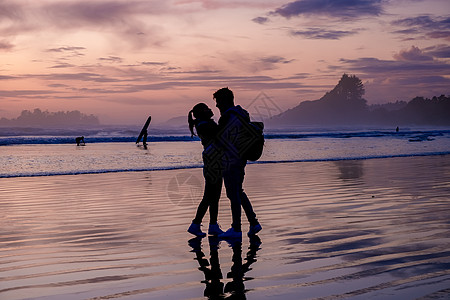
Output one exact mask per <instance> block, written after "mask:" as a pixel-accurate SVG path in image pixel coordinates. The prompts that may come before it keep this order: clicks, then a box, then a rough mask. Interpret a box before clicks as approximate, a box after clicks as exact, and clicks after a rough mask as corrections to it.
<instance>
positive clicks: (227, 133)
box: [213, 87, 262, 238]
mask: <svg viewBox="0 0 450 300" xmlns="http://www.w3.org/2000/svg"><path fill="white" fill-rule="evenodd" d="M213 96H214V99H215V101H216V106H217V108H218V109H219V110H220V119H219V122H218V123H219V124H218V125H219V133H218V136H217V140H218V141H219V142H220V144H221V147H222V148H223V152H224V155H223V156H222V166H223V172H222V176H223V180H224V184H225V188H226V193H227V197H228V199H230V204H231V214H232V218H233V223H232V224H231V228H230V229H228V230H227V231H226V232H224V233H223V234H221V235H219V237H220V238H242V230H241V205H242V208H243V209H244V212H245V214H246V216H247V219H248V221H249V223H250V229H249V231H248V236H252V235H255V234H256V233H258V232H259V231H261V229H262V227H261V225H260V224H259V222H258V219H257V218H256V214H255V212H254V211H253V207H252V205H251V203H250V200H249V199H248V197H247V195H246V194H245V192H244V190H243V188H242V184H243V182H244V175H245V166H246V165H247V160H246V159H244V158H242V157H241V153H240V150H241V149H242V148H243V147H242V146H243V145H240V144H239V142H240V138H239V135H240V133H242V132H243V130H244V127H243V126H245V124H244V123H245V122H247V123H248V122H249V121H250V116H249V113H248V112H247V111H246V110H244V109H243V108H242V107H241V106H239V105H236V106H235V105H234V94H233V92H232V91H231V90H230V89H228V88H227V87H226V88H222V89H220V90H218V91H216V92H215V93H214V95H213Z"/></svg>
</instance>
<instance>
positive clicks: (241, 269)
mask: <svg viewBox="0 0 450 300" xmlns="http://www.w3.org/2000/svg"><path fill="white" fill-rule="evenodd" d="M220 241H221V240H220V239H219V238H217V237H214V236H209V237H208V242H209V254H210V258H209V261H208V259H207V258H206V256H205V254H204V252H203V250H202V249H203V243H204V241H203V238H201V237H196V238H193V239H190V240H189V242H188V244H189V246H190V247H191V248H192V250H191V252H193V253H195V258H194V259H195V260H197V261H198V264H199V268H198V269H199V270H200V271H202V272H203V274H204V275H205V280H202V281H201V282H202V283H204V284H205V285H206V287H205V291H204V296H205V297H207V298H208V299H245V292H246V290H245V285H244V281H247V280H251V279H252V278H251V277H244V276H245V273H247V272H248V271H249V270H251V268H250V265H252V264H253V263H254V262H256V257H257V256H256V253H257V252H258V250H259V249H261V248H260V245H261V243H262V242H261V239H260V238H259V237H258V236H257V235H254V236H251V237H250V238H249V244H250V245H249V247H248V252H247V254H246V257H245V259H244V261H245V262H244V263H243V262H242V241H240V240H234V241H233V240H229V241H226V242H227V243H228V245H229V246H230V247H231V248H232V249H233V256H232V262H233V264H232V266H231V269H230V271H229V272H227V275H226V279H224V278H223V274H222V269H221V268H220V262H219V249H220V247H219V244H220ZM224 242H225V241H224ZM225 282H226V284H225Z"/></svg>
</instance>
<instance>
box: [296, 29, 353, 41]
mask: <svg viewBox="0 0 450 300" xmlns="http://www.w3.org/2000/svg"><path fill="white" fill-rule="evenodd" d="M356 33H357V31H346V30H328V29H322V28H308V29H307V30H292V31H291V32H290V34H291V35H293V36H301V37H304V38H307V39H325V40H338V39H340V38H343V37H346V36H350V35H354V34H356Z"/></svg>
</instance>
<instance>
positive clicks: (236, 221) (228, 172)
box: [223, 165, 242, 232]
mask: <svg viewBox="0 0 450 300" xmlns="http://www.w3.org/2000/svg"><path fill="white" fill-rule="evenodd" d="M223 181H224V184H225V189H226V192H227V197H228V199H230V204H231V214H232V217H233V223H232V224H231V227H233V229H234V230H235V231H237V232H240V231H242V230H241V191H242V178H241V172H240V168H239V166H238V165H230V166H229V167H228V168H226V169H225V170H224V173H223Z"/></svg>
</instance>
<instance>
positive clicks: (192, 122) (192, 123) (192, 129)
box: [188, 110, 196, 138]
mask: <svg viewBox="0 0 450 300" xmlns="http://www.w3.org/2000/svg"><path fill="white" fill-rule="evenodd" d="M193 113H194V111H193V110H191V111H190V112H189V113H188V123H189V130H190V131H191V138H192V137H194V135H196V134H195V133H194V125H195V121H194V118H193V117H192V114H193Z"/></svg>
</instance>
